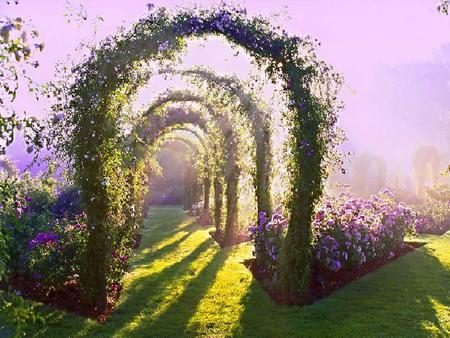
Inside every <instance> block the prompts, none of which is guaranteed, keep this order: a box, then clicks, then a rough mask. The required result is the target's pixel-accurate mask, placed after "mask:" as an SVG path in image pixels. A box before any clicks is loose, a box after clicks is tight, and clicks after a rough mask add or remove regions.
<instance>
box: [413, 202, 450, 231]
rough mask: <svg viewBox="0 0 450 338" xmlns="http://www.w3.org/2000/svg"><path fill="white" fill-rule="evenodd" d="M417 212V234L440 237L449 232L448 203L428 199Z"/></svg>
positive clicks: (449, 214) (449, 216)
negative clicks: (418, 216)
mask: <svg viewBox="0 0 450 338" xmlns="http://www.w3.org/2000/svg"><path fill="white" fill-rule="evenodd" d="M417 211H418V214H419V215H420V218H419V219H418V220H417V221H416V224H415V230H416V232H417V233H423V234H436V235H441V234H443V233H445V232H447V231H449V230H450V202H445V201H439V200H430V199H428V200H427V201H426V202H425V203H424V204H422V205H420V206H418V207H417Z"/></svg>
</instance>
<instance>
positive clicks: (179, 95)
mask: <svg viewBox="0 0 450 338" xmlns="http://www.w3.org/2000/svg"><path fill="white" fill-rule="evenodd" d="M227 81H228V80H227ZM173 102H197V103H200V104H202V105H204V106H205V108H206V109H207V110H208V112H209V113H210V115H211V117H212V119H213V121H215V122H216V124H217V125H218V126H219V128H220V129H221V131H222V134H223V135H224V137H225V147H224V148H225V154H226V157H227V161H226V164H225V170H223V175H224V176H225V178H226V180H225V181H226V183H227V184H226V189H225V195H226V210H227V214H226V220H225V227H224V230H225V231H224V233H223V234H222V230H221V227H222V211H221V209H222V207H221V204H222V203H221V202H220V200H221V199H222V195H223V188H222V185H223V183H222V181H221V179H220V178H218V177H217V176H218V175H219V176H222V173H221V172H220V171H219V172H216V173H215V178H214V191H215V192H214V196H215V197H214V200H215V203H214V205H215V210H214V223H215V225H216V228H217V231H218V232H219V234H220V236H221V237H222V236H223V242H224V243H223V244H224V245H228V244H230V243H231V242H232V241H233V237H234V236H235V235H236V234H235V232H234V230H235V229H236V227H235V225H236V224H237V223H238V202H237V193H238V185H239V177H240V174H241V170H240V168H239V166H238V165H237V157H238V156H237V153H238V151H237V146H238V144H237V141H236V137H235V135H234V132H233V125H232V123H231V122H230V119H229V117H228V114H227V113H219V112H218V111H216V109H214V108H213V107H212V105H211V103H209V102H207V100H206V98H205V97H204V96H202V95H198V94H195V93H191V92H185V91H169V92H166V93H165V94H164V95H163V96H160V97H158V99H157V100H156V102H155V103H153V104H151V105H150V107H149V108H148V109H147V110H146V112H145V113H144V116H145V117H146V118H147V117H148V119H149V120H150V121H152V120H154V121H153V123H151V122H150V124H151V125H154V128H152V130H149V131H148V132H147V133H150V134H153V133H156V132H157V130H159V129H160V128H162V125H160V124H161V123H162V121H163V120H164V118H166V119H168V120H176V119H177V116H176V115H175V114H173V115H172V116H169V117H162V116H160V115H155V114H154V113H155V111H156V110H158V109H159V108H161V107H163V106H164V105H166V104H168V103H173ZM181 118H183V117H181ZM189 118H190V119H193V120H196V119H200V116H199V115H198V116H197V115H194V116H192V117H189ZM252 121H257V119H253V120H252ZM169 122H170V121H169ZM158 123H159V124H158ZM164 123H166V122H164ZM255 123H256V122H255ZM203 124H204V125H205V126H206V121H203ZM201 127H202V128H203V126H201ZM268 135H269V138H270V133H269V134H268ZM257 139H258V138H257V137H256V136H255V140H257ZM267 144H269V148H270V140H269V141H268V143H267ZM256 147H257V148H258V150H259V152H260V153H261V152H262V153H264V154H266V153H268V152H269V151H268V150H267V148H266V145H263V146H261V144H259V143H257V146H256ZM261 150H262V151H261ZM263 159H266V158H263ZM267 160H268V161H269V162H270V158H267ZM255 162H256V163H255V167H257V168H258V164H259V165H260V166H265V164H266V163H267V162H266V163H264V164H263V163H262V162H261V161H260V162H258V160H257V161H255ZM267 167H268V168H270V165H268V166H267ZM261 171H262V170H261V168H260V172H261ZM264 183H268V180H264V182H263V185H264ZM256 185H258V184H256ZM208 186H209V185H208ZM208 186H207V187H208ZM266 188H267V189H255V191H256V198H257V201H258V202H261V201H268V200H270V198H267V197H266V196H265V195H264V194H268V195H269V196H270V187H269V186H266ZM208 190H209V189H208ZM205 195H206V192H205Z"/></svg>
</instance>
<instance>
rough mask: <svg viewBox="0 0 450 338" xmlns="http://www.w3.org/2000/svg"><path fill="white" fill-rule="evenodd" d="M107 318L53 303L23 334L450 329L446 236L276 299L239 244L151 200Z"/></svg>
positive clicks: (427, 332)
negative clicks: (336, 286)
mask: <svg viewBox="0 0 450 338" xmlns="http://www.w3.org/2000/svg"><path fill="white" fill-rule="evenodd" d="M150 215H151V216H150V217H149V218H147V220H146V221H145V226H144V229H143V239H142V242H141V246H140V249H139V251H138V252H137V255H136V257H135V259H134V261H133V264H134V267H133V269H132V272H131V273H130V274H128V275H127V276H126V278H125V289H124V291H123V293H122V296H121V299H120V302H119V304H118V305H117V308H116V310H115V311H114V313H113V315H112V316H111V318H110V319H109V320H108V322H107V323H106V324H104V325H102V324H99V323H97V322H95V321H93V320H90V319H85V318H81V317H78V316H75V315H71V314H67V313H63V312H61V311H56V310H48V309H46V310H44V311H46V312H47V313H48V315H49V319H48V322H47V325H46V326H45V327H43V328H40V329H39V330H37V331H34V332H29V336H43V337H48V338H50V337H95V338H100V337H183V336H187V337H192V336H208V337H222V336H243V337H300V336H305V337H316V336H320V337H331V336H332V337H349V336H351V337H353V336H376V337H380V336H396V337H398V336H402V337H416V336H417V337H421V336H422V337H425V336H427V337H428V336H442V337H444V336H449V335H450V310H449V307H450V235H447V236H442V237H437V236H426V237H425V236H424V237H421V238H422V239H423V240H425V241H427V244H426V245H425V246H423V247H422V248H420V249H419V250H416V251H414V252H412V253H410V254H408V255H406V256H403V257H401V258H399V259H398V260H396V261H394V262H392V263H390V264H388V265H386V266H384V267H382V268H381V269H379V270H378V271H376V272H373V273H371V274H369V275H367V276H365V277H363V278H361V279H359V280H357V281H355V282H353V283H351V284H349V285H348V286H346V287H344V288H343V289H341V290H339V291H337V292H335V293H333V294H332V295H331V296H330V297H328V298H327V299H324V300H321V301H319V302H317V303H315V304H313V305H309V306H304V307H286V306H277V305H276V304H274V303H273V302H272V301H271V299H270V298H269V297H268V295H267V294H266V293H265V292H264V291H263V290H262V289H261V287H260V285H259V284H258V282H257V281H255V280H253V278H252V275H251V274H250V273H249V271H248V270H247V269H246V268H245V267H244V265H242V263H241V262H242V261H243V260H244V259H246V258H249V257H251V250H252V249H251V246H250V245H249V244H243V245H240V246H238V247H234V248H231V249H226V250H220V249H219V247H218V246H217V245H216V244H215V243H214V241H213V240H212V239H211V238H210V236H209V235H208V231H209V230H210V229H205V228H201V227H199V226H198V225H196V224H195V221H194V220H193V219H192V218H189V217H187V216H186V215H185V213H184V212H183V211H182V210H181V209H178V208H154V209H151V210H150Z"/></svg>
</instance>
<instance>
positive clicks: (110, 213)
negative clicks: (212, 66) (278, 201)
mask: <svg viewBox="0 0 450 338" xmlns="http://www.w3.org/2000/svg"><path fill="white" fill-rule="evenodd" d="M207 35H222V36H223V37H225V38H226V39H227V40H228V41H229V42H230V43H232V44H235V45H239V46H241V47H243V48H244V49H245V50H246V51H247V52H248V53H249V54H250V55H251V56H252V57H253V58H254V60H255V61H256V62H257V64H258V65H259V66H260V67H261V68H262V69H265V70H266V73H267V74H268V75H269V76H270V77H272V78H273V79H274V80H275V79H281V80H282V81H283V82H284V89H285V93H286V96H287V98H288V101H289V104H288V107H289V109H290V113H289V114H288V121H289V133H290V136H289V150H290V153H289V160H288V169H289V178H290V182H289V184H290V188H289V191H290V192H289V195H288V201H287V211H288V218H289V226H288V230H287V235H286V240H285V244H284V248H285V249H284V255H283V262H282V264H281V272H282V273H281V277H282V286H283V289H284V291H285V292H286V293H287V294H290V293H296V292H300V293H302V292H304V291H305V289H306V287H307V285H308V283H309V279H310V263H311V241H312V231H311V221H312V216H313V213H314V207H315V204H316V202H317V201H318V199H319V197H320V196H321V192H322V186H323V178H324V176H325V175H326V170H325V168H324V164H326V161H325V157H326V155H327V153H328V150H329V146H330V144H331V145H332V137H333V135H334V134H333V133H334V129H333V128H334V124H335V121H336V115H335V109H334V108H335V97H334V96H333V95H332V94H329V93H330V91H327V90H326V89H327V88H328V87H329V85H330V82H331V81H332V80H335V76H334V73H332V72H331V70H330V68H329V67H327V66H326V65H325V64H323V63H322V62H320V61H318V59H317V58H316V55H315V54H314V50H313V45H312V43H311V42H310V41H309V40H308V39H300V38H298V37H289V36H288V35H287V34H286V33H285V32H284V31H283V32H281V33H280V32H279V31H277V29H276V28H273V27H271V26H270V24H269V23H268V21H266V20H264V19H263V18H261V17H255V18H253V19H249V18H248V17H247V14H246V11H245V10H243V9H241V8H234V7H229V6H225V5H222V6H221V8H220V9H219V8H213V9H208V10H197V9H195V10H194V9H186V10H178V11H177V12H175V13H173V14H171V13H169V12H168V11H167V10H166V9H165V8H160V9H158V10H156V11H154V12H152V13H150V14H149V15H148V16H147V17H146V18H144V19H141V20H139V21H138V23H137V24H136V25H135V26H134V27H133V28H132V29H131V30H130V31H129V32H127V33H124V34H123V33H119V34H118V35H116V36H115V37H114V38H108V39H106V40H105V41H104V42H103V43H102V44H101V46H100V47H99V48H98V49H96V50H95V51H94V52H93V53H92V54H91V56H90V57H89V58H88V59H87V60H86V61H85V62H84V63H82V64H80V65H79V66H78V67H76V68H75V69H74V76H75V79H76V80H75V82H74V83H73V85H72V86H71V88H70V90H69V96H70V99H69V102H68V104H67V107H66V108H67V111H66V113H67V114H66V118H67V119H66V123H67V124H68V125H69V130H70V131H71V135H72V137H71V138H69V139H68V140H67V142H66V143H65V144H64V145H63V150H65V151H66V152H67V153H68V155H69V158H71V159H72V160H73V166H74V169H75V174H74V176H75V180H76V181H77V183H78V184H79V185H80V187H81V190H82V194H83V197H84V200H85V201H86V209H87V214H88V223H89V235H88V238H87V250H86V253H85V262H84V268H83V270H82V274H81V283H82V286H83V291H84V292H85V296H86V298H87V300H89V301H90V302H92V303H94V304H95V305H96V306H97V307H99V308H105V307H106V300H107V283H108V281H107V280H106V270H107V268H108V264H109V258H108V257H109V253H110V251H111V249H112V247H113V246H114V245H115V238H114V237H115V234H114V229H115V227H116V226H117V224H120V223H121V222H123V216H122V211H123V208H124V206H123V201H124V198H123V196H124V195H126V194H127V188H126V184H125V177H126V175H127V173H128V172H129V170H132V169H127V168H125V167H124V159H125V157H126V156H125V155H126V152H125V150H124V149H123V148H122V145H123V135H124V131H123V128H122V125H121V123H122V120H121V115H122V112H123V108H124V107H125V105H126V104H127V103H128V101H129V99H130V97H131V96H132V95H133V94H134V93H136V91H137V89H138V88H139V87H140V86H141V85H142V84H143V83H145V82H146V80H147V79H148V76H146V75H143V73H142V72H140V71H139V69H140V66H141V65H143V64H144V63H145V62H147V61H152V60H154V61H161V62H162V61H163V60H174V59H175V56H176V54H177V53H178V52H180V51H181V50H182V49H183V47H184V46H185V39H186V38H189V37H205V36H207ZM321 89H324V90H323V91H321Z"/></svg>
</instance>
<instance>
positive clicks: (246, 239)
mask: <svg viewBox="0 0 450 338" xmlns="http://www.w3.org/2000/svg"><path fill="white" fill-rule="evenodd" d="M209 234H210V235H211V237H212V238H213V239H214V240H215V241H216V242H217V244H219V245H220V247H221V248H223V247H224V246H225V245H224V244H223V241H222V238H221V236H219V235H218V233H217V231H211V232H210V233H209ZM251 240H252V239H251V237H250V236H249V235H245V234H240V235H237V236H236V237H234V238H233V241H232V242H231V243H227V245H226V246H235V245H238V244H241V243H245V242H249V241H251Z"/></svg>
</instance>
